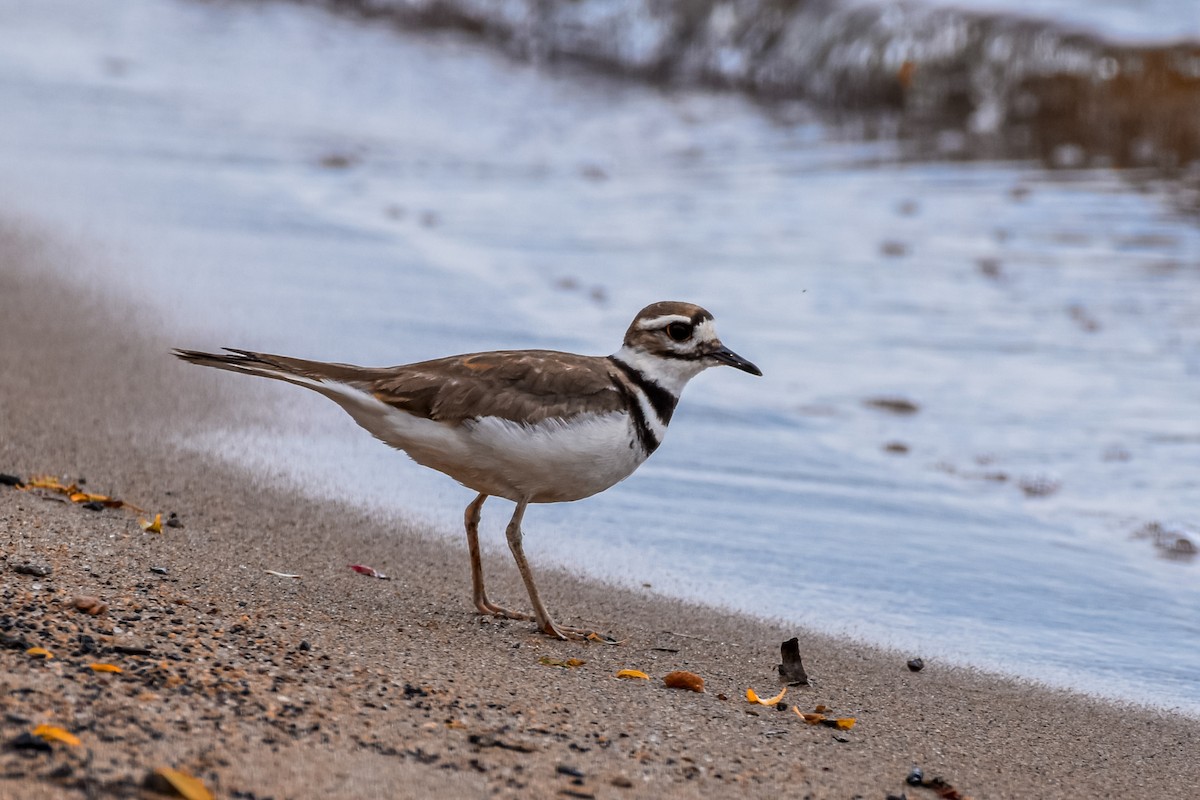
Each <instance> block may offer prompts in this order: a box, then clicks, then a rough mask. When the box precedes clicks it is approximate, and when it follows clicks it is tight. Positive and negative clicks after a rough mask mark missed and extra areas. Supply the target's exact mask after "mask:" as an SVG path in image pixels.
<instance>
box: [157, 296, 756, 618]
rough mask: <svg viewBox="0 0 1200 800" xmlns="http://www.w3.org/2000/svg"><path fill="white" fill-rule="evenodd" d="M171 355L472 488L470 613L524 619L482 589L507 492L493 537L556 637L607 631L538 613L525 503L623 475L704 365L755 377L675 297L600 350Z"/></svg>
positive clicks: (649, 446)
mask: <svg viewBox="0 0 1200 800" xmlns="http://www.w3.org/2000/svg"><path fill="white" fill-rule="evenodd" d="M174 353H175V355H176V356H178V357H179V358H182V359H183V360H184V361H190V362H191V363H193V364H201V365H204V366H207V367H217V368H218V369H227V370H232V371H234V372H243V373H246V374H248V375H260V376H262V377H264V378H274V379H276V380H281V381H287V382H288V383H294V384H296V385H297V386H303V387H305V388H308V389H312V390H313V391H316V392H320V393H321V394H323V395H325V396H326V397H328V398H329V399H330V400H333V401H334V402H335V403H337V404H338V405H340V406H341V407H342V408H343V409H345V410H346V411H347V412H348V413H349V414H350V416H351V417H353V418H354V420H355V421H356V422H357V423H358V424H359V425H361V426H362V427H364V428H366V429H367V430H368V431H369V432H370V433H371V434H372V435H374V436H375V437H376V438H377V439H380V440H382V441H383V442H385V443H387V444H389V445H391V446H392V447H395V448H396V449H398V450H403V451H404V452H405V453H407V454H408V455H409V456H410V457H411V458H412V459H413V460H414V461H416V462H417V463H418V464H422V465H424V466H426V467H431V468H432V469H436V470H438V471H439V472H444V473H445V474H447V475H449V476H450V477H451V478H454V479H455V480H457V481H458V482H459V483H461V484H462V485H464V486H466V487H467V488H469V489H472V490H473V491H475V492H478V496H477V497H476V498H475V499H474V500H473V501H472V502H471V504H470V505H468V506H467V510H466V520H465V522H466V529H467V549H468V550H469V552H470V555H471V587H472V592H473V597H474V601H475V607H476V608H477V609H479V611H480V612H481V613H484V614H492V615H495V616H499V617H506V618H509V619H518V620H528V619H530V616H529V615H528V614H523V613H519V612H515V611H509V610H508V609H506V608H504V607H503V606H500V605H497V604H496V603H493V602H492V601H491V600H489V599H488V596H487V592H486V591H485V590H484V586H483V565H482V562H481V560H480V555H479V517H480V511H481V509H482V508H483V503H484V501H485V500H487V498H488V497H491V496H496V497H503V498H505V499H507V500H512V501H513V502H514V503H516V504H517V507H516V510H515V511H514V512H513V515H512V519H511V520H509V523H508V528H507V530H506V535H507V538H508V546H509V548H510V549H511V550H512V555H513V559H514V560H515V561H516V563H517V569H518V570H520V572H521V578H522V579H523V580H524V582H525V588H526V590H527V591H528V592H529V600H530V602H531V603H532V604H533V617H532V619H534V620H535V621H536V622H537V626H538V628H539V629H541V631H542V632H544V633H546V634H547V635H549V636H554V637H558V638H560V639H566V638H600V639H604V638H606V637H600V636H599V635H598V634H595V633H594V632H592V631H586V630H579V629H575V628H568V627H565V626H560V625H556V624H555V623H554V621H553V620H552V619H551V618H550V615H549V614H548V613H547V612H546V608H545V606H543V605H542V601H541V600H540V599H539V597H538V592H537V587H536V586H535V585H534V581H533V572H532V571H531V570H530V568H529V562H528V561H527V560H526V559H525V551H524V547H523V546H522V544H521V521H522V519H523V518H524V516H525V508H526V506H528V505H529V504H530V503H563V502H567V501H569V500H580V499H582V498H584V497H590V496H591V495H593V494H596V493H597V492H602V491H604V490H605V489H607V488H609V487H610V486H612V485H613V484H615V483H618V482H620V481H622V480H624V479H625V478H627V477H629V476H630V475H631V474H632V473H633V471H634V470H635V469H637V468H638V467H639V466H640V465H641V464H642V462H643V461H645V460H646V459H647V458H649V456H650V454H651V453H653V452H654V451H655V450H656V449H658V446H659V444H661V443H662V440H663V435H664V434H665V433H666V430H667V424H668V423H669V422H670V421H671V415H672V412H674V410H675V404H676V403H678V402H679V395H680V393H681V392H682V391H683V387H684V386H685V385H686V384H687V382H688V381H689V380H691V379H692V378H693V377H695V376H696V375H698V374H699V373H700V372H703V371H704V370H705V369H707V368H709V367H713V366H717V365H720V364H727V365H729V366H732V367H737V368H738V369H740V370H742V371H744V372H749V373H750V374H752V375H762V372H760V371H759V369H758V367H756V366H754V365H753V364H751V363H750V362H749V361H747V360H745V359H744V358H742V357H741V356H739V355H737V354H736V353H734V352H733V351H732V350H730V349H729V348H728V347H726V346H725V345H723V344H721V340H720V339H718V338H717V334H716V331H714V330H713V318H712V314H710V313H708V312H707V311H705V310H704V309H703V308H700V307H699V306H696V305H692V304H691V303H679V302H663V303H654V304H653V305H649V306H647V307H646V308H643V309H642V310H641V311H640V312H638V315H637V316H636V317H634V320H633V322H632V323H631V324H630V326H629V329H628V330H627V331H626V332H625V341H624V342H623V343H622V345H621V349H620V350H618V351H617V352H616V353H614V354H613V355H611V356H607V357H603V356H581V355H575V354H573V353H560V352H556V351H552V350H508V351H497V352H491V353H472V354H469V355H462V356H450V357H449V358H439V359H436V360H433V361H422V362H421V363H419V364H407V365H405V366H400V367H382V368H369V367H356V366H351V365H349V364H329V363H324V362H320V361H306V360H303V359H299V358H288V357H286V356H275V355H268V354H266V353H254V352H251V351H248V350H235V349H232V348H226V352H225V353H203V352H199V351H195V350H176V351H174Z"/></svg>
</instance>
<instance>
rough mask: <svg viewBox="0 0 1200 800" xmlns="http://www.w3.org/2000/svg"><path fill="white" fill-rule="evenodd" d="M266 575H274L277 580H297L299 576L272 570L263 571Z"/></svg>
mask: <svg viewBox="0 0 1200 800" xmlns="http://www.w3.org/2000/svg"><path fill="white" fill-rule="evenodd" d="M265 572H266V573H267V574H268V575H274V576H275V577H277V578H299V577H300V576H299V575H293V574H292V573H290V572H276V571H275V570H273V569H268V570H265Z"/></svg>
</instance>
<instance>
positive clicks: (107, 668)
mask: <svg viewBox="0 0 1200 800" xmlns="http://www.w3.org/2000/svg"><path fill="white" fill-rule="evenodd" d="M88 668H89V669H91V670H92V671H93V672H124V671H125V670H123V669H121V668H120V667H118V666H117V665H116V664H88Z"/></svg>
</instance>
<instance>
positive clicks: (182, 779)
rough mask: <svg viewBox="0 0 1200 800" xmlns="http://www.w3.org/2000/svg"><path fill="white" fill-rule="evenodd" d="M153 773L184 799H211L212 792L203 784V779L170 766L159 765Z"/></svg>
mask: <svg viewBox="0 0 1200 800" xmlns="http://www.w3.org/2000/svg"><path fill="white" fill-rule="evenodd" d="M154 774H155V775H159V776H161V777H162V778H163V779H164V780H166V782H167V783H169V784H171V788H173V789H174V790H175V791H176V792H178V793H179V796H180V797H184V798H186V800H213V793H212V792H210V791H209V790H208V787H206V786H205V785H204V781H202V780H200V779H199V778H196V777H194V776H192V775H189V774H188V773H186V772H184V771H183V770H181V769H171V768H170V767H159V768H158V769H156V770H154Z"/></svg>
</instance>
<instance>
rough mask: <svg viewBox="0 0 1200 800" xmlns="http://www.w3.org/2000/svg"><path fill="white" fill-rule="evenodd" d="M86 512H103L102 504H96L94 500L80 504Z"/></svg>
mask: <svg viewBox="0 0 1200 800" xmlns="http://www.w3.org/2000/svg"><path fill="white" fill-rule="evenodd" d="M82 505H83V507H84V508H86V509H87V510H88V511H103V510H104V503H97V502H96V501H95V500H89V501H88V502H86V503H83V504H82Z"/></svg>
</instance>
